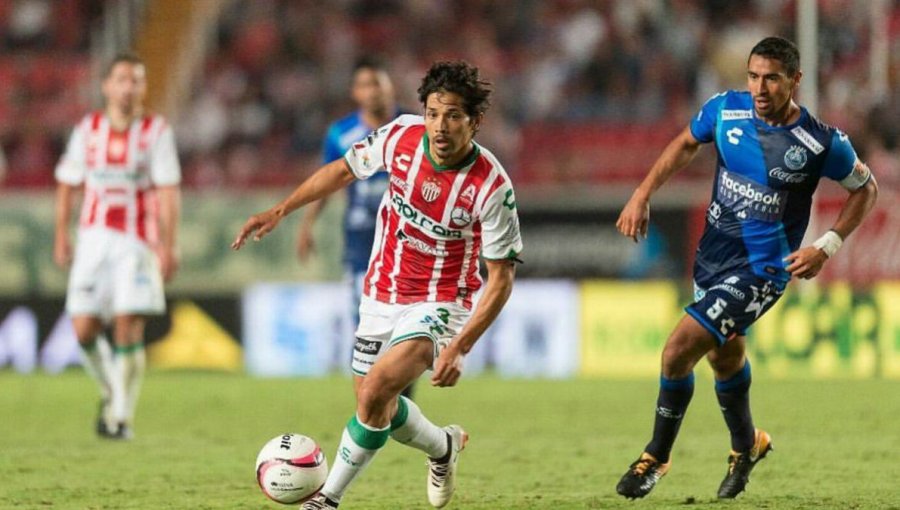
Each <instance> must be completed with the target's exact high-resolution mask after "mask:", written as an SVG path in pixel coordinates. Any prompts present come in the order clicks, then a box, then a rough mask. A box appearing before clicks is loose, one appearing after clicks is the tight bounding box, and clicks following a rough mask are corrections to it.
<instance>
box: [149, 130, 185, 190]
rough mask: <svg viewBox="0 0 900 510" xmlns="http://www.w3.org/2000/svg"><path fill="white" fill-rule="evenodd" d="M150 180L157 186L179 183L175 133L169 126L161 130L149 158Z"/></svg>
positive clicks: (179, 175)
mask: <svg viewBox="0 0 900 510" xmlns="http://www.w3.org/2000/svg"><path fill="white" fill-rule="evenodd" d="M150 158H151V159H150V179H151V180H152V181H153V184H155V185H157V186H176V185H178V184H179V183H181V164H180V163H179V162H178V152H177V151H176V149H175V133H174V132H173V131H172V127H171V126H168V125H167V126H165V127H163V128H162V132H160V134H159V138H157V140H156V144H155V145H154V147H153V153H152V154H151V156H150Z"/></svg>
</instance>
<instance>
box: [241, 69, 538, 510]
mask: <svg viewBox="0 0 900 510" xmlns="http://www.w3.org/2000/svg"><path fill="white" fill-rule="evenodd" d="M418 92H419V99H420V101H421V102H422V104H423V106H424V117H422V116H414V115H402V116H400V117H398V118H397V119H396V120H395V121H393V122H391V123H389V124H387V125H386V126H383V127H381V128H379V129H377V130H375V131H374V132H372V133H371V134H370V135H369V136H368V137H366V138H365V139H364V140H362V141H360V142H357V143H355V144H353V146H352V147H351V148H350V150H348V151H347V153H346V154H345V156H344V158H342V159H340V160H338V161H335V162H332V163H329V164H327V165H325V166H324V167H322V168H321V169H319V170H318V171H317V172H316V173H315V174H313V175H312V176H311V177H310V178H309V179H307V180H306V181H305V182H304V183H302V184H301V185H300V186H299V187H298V188H297V189H296V190H295V191H294V192H293V193H292V194H291V195H290V196H289V197H287V198H286V199H285V200H283V201H282V202H280V203H279V204H277V205H276V206H274V207H272V208H271V209H269V210H268V211H265V212H262V213H260V214H257V215H254V216H252V217H251V218H250V219H249V220H248V221H247V222H246V224H245V225H244V226H243V228H242V229H241V231H240V232H239V233H238V236H237V238H236V239H235V241H234V243H233V245H232V247H233V248H235V249H239V248H240V247H241V246H242V245H243V244H244V242H245V241H246V240H247V239H248V238H249V237H251V236H253V238H254V239H255V240H259V239H260V238H262V237H263V236H264V235H266V234H268V233H269V232H271V231H272V229H274V228H275V227H276V226H277V225H278V224H279V222H280V221H281V219H282V218H284V216H286V215H287V214H289V213H290V212H291V211H294V210H295V209H297V208H299V207H302V206H303V205H306V204H308V203H310V202H311V201H313V200H317V199H319V198H322V197H324V196H326V195H327V194H329V193H333V192H335V191H337V190H338V189H341V188H343V187H345V186H347V185H348V184H349V183H351V182H353V181H354V180H356V179H367V178H369V177H371V176H372V175H374V174H376V173H378V172H387V174H388V176H389V182H390V184H389V187H388V192H387V193H386V194H385V195H384V198H383V199H382V202H381V207H380V209H379V211H378V226H377V229H376V231H375V244H374V246H373V248H372V254H371V258H370V260H369V268H368V272H367V273H366V277H365V280H364V288H363V297H362V303H361V305H360V323H359V328H358V329H357V332H356V336H357V340H356V346H355V347H354V355H353V360H352V363H351V367H352V369H353V372H354V374H355V376H354V389H355V392H356V400H357V406H356V413H355V415H354V416H353V417H352V418H351V419H350V420H349V422H348V423H347V426H346V428H345V429H344V432H343V436H342V438H341V443H340V447H339V448H338V455H337V457H336V458H335V459H334V463H333V465H332V469H331V472H330V473H329V475H328V479H327V480H326V482H325V485H324V486H323V487H322V490H321V492H320V493H319V494H317V495H316V496H315V497H314V498H313V499H312V500H310V501H307V502H306V503H304V504H303V506H302V507H301V508H303V509H305V510H321V509H327V508H337V506H338V504H339V503H340V501H341V498H342V497H343V495H344V492H345V491H346V490H347V487H348V486H349V485H350V483H351V482H352V481H353V479H354V478H355V477H356V476H357V475H358V474H359V473H360V472H361V471H362V469H364V468H365V466H366V465H367V464H368V463H369V462H370V461H371V460H372V458H373V457H374V456H375V454H376V453H377V452H378V450H379V449H380V448H381V447H382V446H384V444H385V442H387V440H388V439H389V438H393V439H395V440H396V441H398V442H400V443H403V444H406V445H408V446H412V447H413V448H417V449H419V450H422V451H423V452H425V453H426V455H427V456H428V466H429V469H428V480H427V493H428V500H429V502H430V503H431V504H432V505H433V506H435V507H437V508H440V507H443V506H445V505H446V504H447V503H448V502H449V501H450V498H451V496H452V495H453V492H454V488H455V483H456V482H455V479H456V467H457V460H458V456H459V452H460V451H461V450H462V449H463V447H464V446H465V444H466V441H467V439H468V436H467V434H466V432H465V431H464V430H463V429H462V427H460V426H459V425H449V426H446V427H443V428H441V427H438V426H436V425H434V424H433V423H432V422H431V421H429V420H428V419H427V418H426V417H425V416H424V414H423V413H422V411H421V410H420V409H419V407H418V406H417V405H416V404H415V403H414V402H412V401H411V400H409V399H406V398H405V397H401V396H399V395H400V391H401V390H402V389H403V388H405V387H406V386H408V385H409V383H411V382H413V381H415V380H416V379H417V378H418V377H419V376H420V375H421V374H422V373H423V372H424V371H425V370H427V369H428V368H433V370H434V371H433V374H432V376H431V383H432V384H433V385H435V386H453V385H455V384H456V383H457V381H458V380H459V378H460V375H461V372H462V362H463V358H464V356H465V354H466V353H468V352H469V351H470V350H471V349H472V347H473V346H474V345H475V342H476V341H477V340H478V338H479V337H480V336H481V334H482V333H483V332H484V331H485V330H486V329H487V327H488V326H490V324H491V323H492V322H493V321H494V319H495V318H496V317H497V314H499V313H500V310H501V309H502V308H503V305H504V304H505V303H506V300H507V299H508V298H509V295H510V292H511V291H512V285H513V279H514V276H515V261H516V260H517V257H518V256H519V254H520V253H521V251H522V240H521V236H520V233H519V220H518V215H517V211H516V200H515V195H514V192H513V187H512V183H511V182H510V180H509V177H508V176H507V175H506V172H505V171H504V170H503V167H502V166H500V163H499V162H498V161H497V159H496V158H495V157H494V155H493V154H491V153H490V151H488V150H487V149H486V148H484V147H481V146H480V145H478V144H477V143H475V141H474V140H473V138H474V136H475V135H476V133H477V132H478V129H479V128H480V126H481V123H482V121H483V119H484V113H485V111H486V110H487V107H488V98H489V95H490V88H489V84H488V83H486V82H485V81H483V80H481V79H480V77H479V73H478V69H477V68H474V67H472V66H470V65H469V64H467V63H465V62H438V63H435V64H434V65H432V66H431V68H430V69H429V70H428V73H427V74H426V75H425V78H424V79H423V80H422V85H421V86H420V87H419V90H418ZM479 255H480V256H481V257H482V258H484V260H485V264H486V266H487V274H488V281H487V285H486V286H485V289H484V293H483V294H482V296H481V298H480V300H479V302H478V304H477V306H475V307H474V308H475V310H474V312H473V311H472V308H473V297H474V295H475V292H476V291H478V289H479V288H480V287H481V285H482V279H481V276H480V273H479V265H480V264H479Z"/></svg>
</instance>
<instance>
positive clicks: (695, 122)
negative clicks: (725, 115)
mask: <svg viewBox="0 0 900 510" xmlns="http://www.w3.org/2000/svg"><path fill="white" fill-rule="evenodd" d="M726 94H727V92H722V93H720V94H716V95H714V96H712V97H711V98H709V99H707V100H706V103H704V104H703V106H702V107H701V108H700V111H699V112H697V115H694V118H693V119H691V134H692V135H693V136H694V138H696V139H697V141H698V142H701V143H709V142H711V141H713V139H714V138H715V136H716V122H718V117H719V110H720V109H721V107H722V102H723V101H725V95H726Z"/></svg>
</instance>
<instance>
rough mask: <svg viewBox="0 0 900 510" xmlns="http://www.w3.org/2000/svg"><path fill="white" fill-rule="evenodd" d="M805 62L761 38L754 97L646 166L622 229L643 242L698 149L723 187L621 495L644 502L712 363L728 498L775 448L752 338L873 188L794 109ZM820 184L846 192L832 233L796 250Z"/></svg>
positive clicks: (785, 46) (723, 494) (725, 105)
mask: <svg viewBox="0 0 900 510" xmlns="http://www.w3.org/2000/svg"><path fill="white" fill-rule="evenodd" d="M801 77H802V73H801V71H800V53H799V51H798V50H797V47H796V46H794V44H793V43H792V42H790V41H788V40H786V39H782V38H779V37H769V38H766V39H763V40H762V41H760V42H759V43H758V44H757V45H756V46H754V47H753V49H752V50H751V51H750V57H749V58H748V62H747V88H748V91H745V92H738V91H728V92H723V93H721V94H717V95H715V96H713V97H712V98H711V99H710V100H709V101H707V102H706V104H705V105H704V106H703V107H702V108H701V110H700V112H699V113H698V114H697V115H696V117H694V119H693V120H692V121H691V123H690V125H689V126H687V127H686V128H685V129H684V130H683V131H682V132H681V134H679V135H678V136H677V137H676V138H675V139H674V140H673V141H672V142H671V143H670V144H669V146H668V147H666V149H665V150H664V151H663V153H662V155H661V156H660V157H659V159H658V160H657V161H656V163H655V164H654V165H653V167H652V168H651V169H650V173H649V174H648V175H647V177H646V178H645V179H644V181H643V182H642V183H641V185H640V186H639V187H638V189H637V190H636V191H635V192H634V194H633V195H632V197H631V199H630V200H629V201H628V203H627V204H626V205H625V208H624V209H623V210H622V214H621V215H620V216H619V219H618V222H617V223H616V226H617V227H618V229H619V231H620V232H621V233H622V234H624V235H626V236H628V237H631V238H633V239H634V240H635V242H637V240H638V239H639V238H640V237H641V236H646V233H647V224H648V221H649V217H650V196H651V195H652V194H653V192H655V191H656V190H657V189H659V187H660V186H662V185H663V183H665V182H666V180H667V179H668V178H669V177H670V176H671V175H672V174H673V173H674V172H676V171H677V170H679V169H681V168H683V167H685V166H686V165H687V164H688V163H689V162H690V161H691V159H692V158H693V157H694V155H695V154H696V153H697V151H698V150H699V149H700V146H701V144H704V143H710V142H712V143H714V144H715V147H716V151H717V156H718V166H717V169H716V182H715V185H714V187H713V193H712V200H711V202H710V205H709V208H708V209H707V214H706V228H705V230H704V232H703V237H702V238H701V239H700V246H699V248H698V249H697V257H696V262H695V265H694V302H693V303H691V304H690V305H688V306H687V307H686V308H685V312H687V313H686V315H685V316H684V317H683V318H682V319H681V321H680V322H679V323H678V325H677V326H676V327H675V330H674V331H673V332H672V333H671V335H670V336H669V338H668V340H667V341H666V345H665V347H664V348H663V353H662V375H661V377H660V389H659V397H658V399H657V403H656V417H655V425H654V428H653V438H652V439H651V441H650V443H648V444H647V446H646V447H645V448H644V451H643V453H642V454H641V455H640V457H639V458H638V459H637V460H636V461H635V462H634V463H632V464H631V467H630V468H629V469H628V471H627V472H626V473H625V475H623V476H622V479H621V480H620V482H619V484H618V486H617V487H616V491H617V492H618V493H619V494H621V495H622V496H625V497H627V498H641V497H644V496H646V495H647V494H648V493H649V492H650V491H651V490H652V489H653V487H654V486H655V485H656V483H657V482H658V481H659V479H660V478H661V477H662V476H663V475H665V474H666V473H667V472H668V470H669V467H670V465H671V460H670V452H671V450H672V445H673V444H674V443H675V437H676V435H677V434H678V429H679V427H680V426H681V420H682V418H683V417H684V414H685V412H686V411H687V408H688V404H689V403H690V401H691V397H692V395H693V392H694V376H693V369H694V365H696V364H697V362H698V361H700V359H701V358H703V357H704V356H706V358H707V360H708V361H709V363H710V365H711V366H712V369H713V372H714V374H715V379H716V382H715V389H716V396H717V398H718V401H719V406H720V407H721V409H722V414H723V415H724V418H725V423H726V425H727V426H728V429H729V431H730V433H731V454H730V455H729V460H728V470H727V472H726V474H725V478H724V480H722V483H721V484H720V486H719V491H718V496H719V497H720V498H734V497H736V496H737V495H738V494H740V493H741V492H742V491H743V490H744V488H745V486H746V485H747V482H748V481H749V479H750V471H751V470H752V469H753V467H754V466H755V465H756V464H757V463H758V462H759V461H760V460H762V459H763V458H764V457H765V456H766V454H767V453H768V452H769V450H770V449H771V447H772V439H771V437H770V436H769V434H768V433H766V432H765V431H763V430H761V429H757V428H755V427H754V425H753V418H752V416H751V413H750V380H751V377H750V363H749V361H747V358H746V356H745V343H746V336H745V335H746V330H747V328H748V327H749V326H750V325H752V324H753V323H754V322H756V320H758V319H759V317H760V316H762V314H764V313H765V312H766V311H767V310H769V308H771V307H772V305H774V304H775V302H776V301H777V300H778V299H779V298H780V297H781V295H782V292H783V291H784V288H785V286H786V285H787V283H788V281H789V280H790V279H791V278H792V277H797V278H804V279H807V278H812V277H814V276H816V274H818V273H819V271H820V270H821V269H822V266H823V264H825V262H826V261H827V260H828V258H829V257H831V256H832V255H834V253H835V252H836V251H837V250H838V248H840V246H841V243H842V242H843V240H844V239H846V238H847V236H848V235H850V233H851V232H853V230H855V229H856V227H858V226H859V224H860V223H862V221H863V219H864V218H865V216H866V215H867V214H868V213H869V211H870V210H871V209H872V207H873V205H874V204H875V198H876V195H877V186H876V184H875V179H874V177H872V174H871V172H870V171H869V168H868V167H867V166H866V165H865V164H864V163H863V162H862V161H860V160H859V158H858V157H857V156H856V152H855V151H854V150H853V146H852V145H851V144H850V140H849V139H848V137H847V135H845V134H844V133H842V132H841V131H840V130H838V129H836V128H833V127H831V126H828V125H826V124H823V123H822V122H820V121H819V120H817V119H816V118H815V117H813V116H812V114H810V113H809V112H808V111H807V110H806V108H803V107H801V106H799V105H797V103H795V102H794V95H795V94H796V93H797V89H798V87H799V85H800V79H801ZM822 177H827V178H829V179H831V180H834V181H836V182H838V183H840V185H841V186H843V187H844V188H845V189H846V190H847V191H848V193H849V195H848V198H847V200H846V202H845V203H844V206H843V208H842V209H841V212H840V214H839V215H838V218H837V220H836V221H835V223H834V224H833V225H832V227H831V229H830V230H828V231H827V232H825V233H824V235H822V237H820V238H819V239H818V240H817V241H815V242H814V243H813V244H812V245H810V246H803V247H801V246H800V243H801V241H802V240H803V235H804V233H805V231H806V227H807V224H808V223H809V215H810V209H811V205H812V196H813V193H814V192H815V190H816V187H817V186H818V184H819V180H820V179H821V178H822Z"/></svg>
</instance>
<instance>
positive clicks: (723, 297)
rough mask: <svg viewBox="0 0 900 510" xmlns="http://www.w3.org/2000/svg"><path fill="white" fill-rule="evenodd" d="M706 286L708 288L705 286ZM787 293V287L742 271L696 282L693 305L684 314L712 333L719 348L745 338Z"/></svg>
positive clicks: (686, 308) (750, 271)
mask: <svg viewBox="0 0 900 510" xmlns="http://www.w3.org/2000/svg"><path fill="white" fill-rule="evenodd" d="M704 284H705V285H704ZM783 293H784V286H782V285H779V284H778V283H776V282H773V281H771V280H767V279H765V278H761V277H759V276H757V275H756V274H755V273H753V271H752V270H750V269H747V270H739V271H732V272H729V273H723V274H721V275H717V276H714V277H712V278H709V279H708V281H706V282H702V283H699V282H696V281H695V282H694V302H693V303H691V304H690V305H688V306H686V307H685V309H684V311H685V312H687V313H688V315H690V316H691V317H693V318H694V319H696V320H697V322H699V323H700V324H701V325H702V326H703V327H704V328H706V329H707V330H709V332H710V333H712V334H713V336H715V337H716V340H718V342H719V345H724V344H725V342H727V341H728V340H731V339H732V338H734V337H736V336H739V335H745V334H746V333H747V328H749V327H750V325H751V324H753V323H754V322H756V320H757V319H759V318H760V317H762V315H763V314H764V313H766V311H768V310H769V308H771V307H772V305H774V304H775V303H776V302H777V301H778V299H779V298H781V295H782V294H783Z"/></svg>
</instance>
